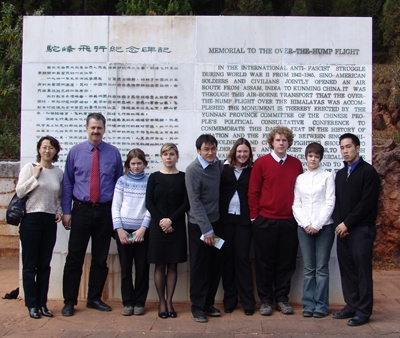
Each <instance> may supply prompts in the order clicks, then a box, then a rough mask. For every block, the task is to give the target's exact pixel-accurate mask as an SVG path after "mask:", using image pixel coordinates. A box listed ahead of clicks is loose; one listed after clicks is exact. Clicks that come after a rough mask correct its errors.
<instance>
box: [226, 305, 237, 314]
mask: <svg viewBox="0 0 400 338" xmlns="http://www.w3.org/2000/svg"><path fill="white" fill-rule="evenodd" d="M233 310H235V308H234V307H229V306H226V307H225V308H224V311H225V313H232V312H233Z"/></svg>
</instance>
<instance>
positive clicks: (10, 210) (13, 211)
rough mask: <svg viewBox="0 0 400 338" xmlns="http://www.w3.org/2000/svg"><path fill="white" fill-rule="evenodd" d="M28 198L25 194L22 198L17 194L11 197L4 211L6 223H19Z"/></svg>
mask: <svg viewBox="0 0 400 338" xmlns="http://www.w3.org/2000/svg"><path fill="white" fill-rule="evenodd" d="M32 165H33V166H34V167H35V166H36V164H35V163H32ZM28 198H29V195H26V196H25V197H23V198H19V197H18V196H17V194H15V195H14V196H13V197H12V199H11V201H10V204H9V205H8V207H7V211H6V222H7V223H8V224H11V225H19V224H20V223H21V221H22V217H24V215H25V211H26V209H25V207H26V201H27V200H28Z"/></svg>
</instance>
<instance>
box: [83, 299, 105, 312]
mask: <svg viewBox="0 0 400 338" xmlns="http://www.w3.org/2000/svg"><path fill="white" fill-rule="evenodd" d="M86 307H87V308H89V309H95V310H99V311H111V307H110V306H108V305H107V304H106V303H104V302H103V301H102V300H100V299H98V300H91V301H88V302H87V303H86Z"/></svg>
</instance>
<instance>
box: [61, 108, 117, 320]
mask: <svg viewBox="0 0 400 338" xmlns="http://www.w3.org/2000/svg"><path fill="white" fill-rule="evenodd" d="M105 127H106V120H105V118H104V116H103V115H102V114H100V113H92V114H89V115H88V116H87V118H86V131H87V134H88V140H87V141H85V142H83V143H80V144H77V145H75V146H73V147H72V148H71V150H70V151H69V154H68V157H67V162H66V164H65V171H64V179H63V191H62V202H61V203H62V209H63V214H64V215H63V218H62V223H63V225H64V227H65V229H67V230H71V234H70V237H69V243H68V255H67V259H66V262H65V267H64V277H63V294H64V307H63V309H62V311H61V313H62V315H63V316H72V315H73V314H74V305H76V304H77V303H78V292H79V284H80V281H81V275H82V266H83V262H84V259H85V254H86V249H87V246H88V243H89V239H90V238H91V239H92V250H91V253H92V262H91V266H90V274H89V287H88V294H87V303H86V307H88V308H92V309H96V310H99V311H111V307H110V306H108V305H107V304H105V303H104V302H103V301H102V300H101V295H102V292H103V288H104V283H105V281H106V279H107V274H108V267H107V256H108V250H109V247H110V240H111V235H112V231H113V226H112V219H111V202H112V198H113V194H114V187H115V183H116V182H117V180H118V178H119V177H120V176H122V174H123V167H122V160H121V155H120V153H119V151H118V149H117V148H116V147H114V146H112V145H110V144H108V143H105V142H103V135H104V133H105ZM95 148H97V150H95ZM95 151H97V153H98V163H99V165H98V167H99V171H100V185H99V186H100V197H99V199H98V200H97V201H91V200H90V197H89V196H90V188H91V184H90V179H91V167H92V157H93V154H94V152H95ZM72 203H73V206H72Z"/></svg>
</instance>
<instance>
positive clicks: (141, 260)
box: [116, 230, 149, 306]
mask: <svg viewBox="0 0 400 338" xmlns="http://www.w3.org/2000/svg"><path fill="white" fill-rule="evenodd" d="M127 231H128V232H129V233H132V230H127ZM116 240H117V249H118V256H119V262H120V264H121V296H122V304H124V306H128V305H130V306H144V304H145V302H146V298H147V293H148V291H149V264H148V263H147V249H148V246H149V236H148V231H146V233H145V235H144V241H143V242H141V243H133V244H121V242H120V241H119V237H118V235H117V236H116ZM133 260H135V287H133V279H132V265H133Z"/></svg>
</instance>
